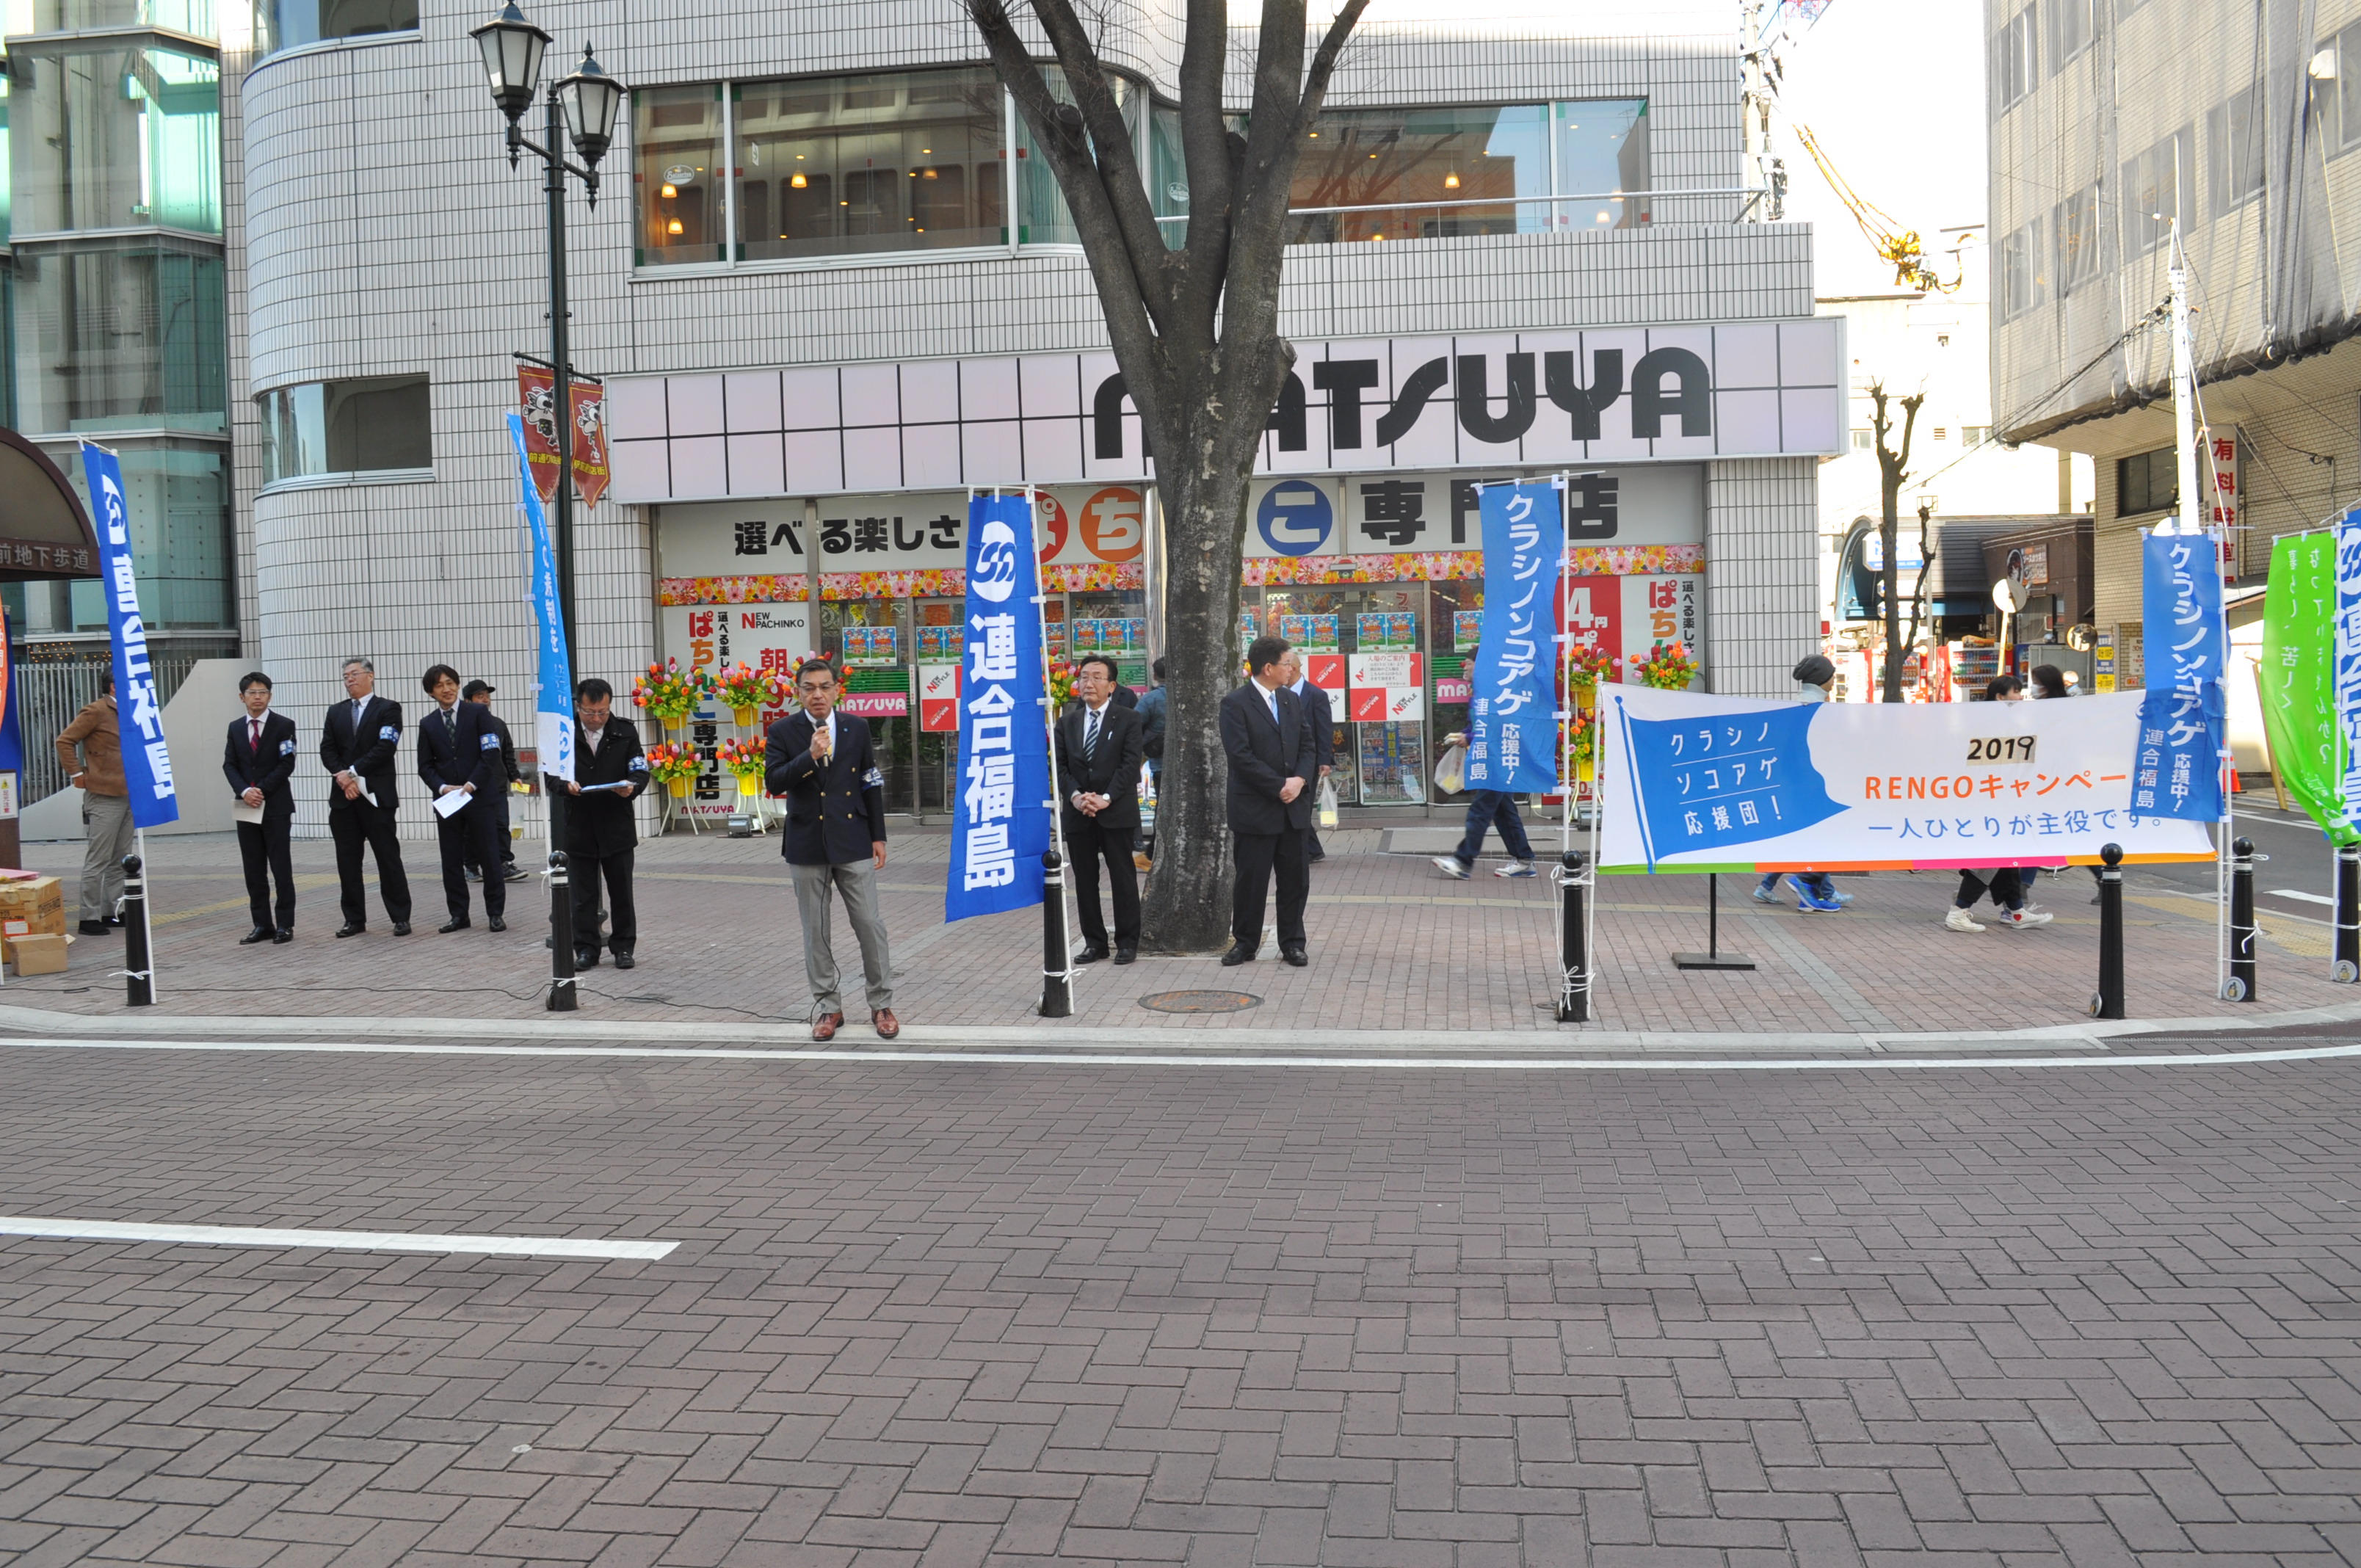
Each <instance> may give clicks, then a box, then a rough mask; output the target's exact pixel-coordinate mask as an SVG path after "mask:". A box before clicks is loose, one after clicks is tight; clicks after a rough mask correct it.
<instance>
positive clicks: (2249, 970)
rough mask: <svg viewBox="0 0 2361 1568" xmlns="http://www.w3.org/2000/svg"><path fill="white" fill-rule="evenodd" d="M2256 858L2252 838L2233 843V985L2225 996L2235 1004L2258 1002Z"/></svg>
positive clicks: (2231, 927)
mask: <svg viewBox="0 0 2361 1568" xmlns="http://www.w3.org/2000/svg"><path fill="white" fill-rule="evenodd" d="M2264 858H2265V859H2268V858H2269V857H2268V856H2266V857H2264ZM2255 859H2256V856H2255V841H2254V840H2253V839H2232V840H2230V983H2229V984H2228V985H2226V986H2224V987H2223V988H2222V994H2223V995H2224V996H2226V997H2228V998H2229V999H2230V1000H2231V1001H2233V1002H2252V1001H2253V1000H2255Z"/></svg>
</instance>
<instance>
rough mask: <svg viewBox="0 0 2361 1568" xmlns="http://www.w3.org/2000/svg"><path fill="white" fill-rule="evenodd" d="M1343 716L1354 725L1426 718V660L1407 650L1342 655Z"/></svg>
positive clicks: (1406, 721) (1393, 722) (1407, 721)
mask: <svg viewBox="0 0 2361 1568" xmlns="http://www.w3.org/2000/svg"><path fill="white" fill-rule="evenodd" d="M1425 671H1426V659H1425V656H1424V655H1423V654H1420V653H1412V652H1380V653H1349V654H1346V655H1345V702H1346V706H1347V708H1348V712H1347V715H1346V717H1348V718H1351V719H1352V721H1353V722H1354V723H1356V724H1403V723H1409V722H1411V720H1414V719H1422V718H1425V717H1426V677H1425Z"/></svg>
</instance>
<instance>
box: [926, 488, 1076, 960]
mask: <svg viewBox="0 0 2361 1568" xmlns="http://www.w3.org/2000/svg"><path fill="white" fill-rule="evenodd" d="M1032 543H1033V513H1032V510H1031V509H1030V508H1029V507H1028V506H1027V504H1026V499H1025V497H1024V496H1022V495H1013V496H978V497H976V498H975V499H972V500H971V501H969V502H968V512H967V647H966V663H965V668H964V670H963V672H962V674H961V679H960V684H959V696H958V700H959V752H958V756H959V760H960V774H959V778H958V780H957V782H956V784H955V786H954V787H955V788H956V790H957V799H958V803H959V805H958V810H957V811H956V812H955V813H954V814H953V816H952V817H951V864H950V879H949V881H948V882H947V883H945V884H944V888H943V918H944V920H946V921H951V920H964V919H966V918H967V917H968V916H972V915H994V914H998V913H999V912H1000V911H1002V910H1005V909H1021V908H1024V907H1025V906H1026V905H1034V904H1038V903H1040V902H1041V857H1042V855H1043V854H1044V853H1045V852H1046V851H1047V850H1049V836H1050V831H1051V826H1052V824H1051V819H1050V813H1051V811H1052V809H1053V806H1052V803H1051V799H1050V784H1049V719H1048V715H1047V708H1048V706H1049V686H1048V681H1049V672H1048V670H1047V668H1046V667H1045V666H1044V665H1043V663H1042V662H1041V605H1040V598H1041V572H1040V563H1039V560H1038V557H1037V555H1036V554H1035V552H1034V550H1033V547H1032Z"/></svg>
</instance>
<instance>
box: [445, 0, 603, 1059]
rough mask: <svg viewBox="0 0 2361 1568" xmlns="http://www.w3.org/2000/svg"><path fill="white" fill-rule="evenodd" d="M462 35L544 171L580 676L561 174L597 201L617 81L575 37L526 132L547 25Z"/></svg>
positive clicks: (566, 958)
mask: <svg viewBox="0 0 2361 1568" xmlns="http://www.w3.org/2000/svg"><path fill="white" fill-rule="evenodd" d="M470 36H471V37H473V38H475V40H476V43H477V45H478V48H480V49H482V50H483V51H484V74H485V76H486V77H487V78H488V79H489V84H490V87H491V92H492V102H493V103H494V104H497V105H498V106H499V108H500V113H501V114H502V115H506V116H507V118H508V122H509V130H508V148H509V167H510V168H511V169H514V168H515V167H516V166H517V159H518V158H519V157H520V156H521V155H522V154H523V153H527V152H530V153H532V154H533V156H534V157H536V158H538V159H541V161H542V165H543V167H544V170H545V172H546V174H547V178H546V179H545V180H544V181H543V184H542V190H543V191H544V192H545V193H546V194H547V196H548V198H549V345H550V352H549V363H550V381H551V390H552V392H553V393H554V394H555V398H556V416H557V417H556V419H555V425H556V432H557V511H556V515H555V518H554V519H553V520H552V527H551V529H550V532H551V536H552V537H551V543H552V545H553V547H554V548H555V552H556V555H557V599H558V613H559V615H560V617H561V618H562V619H563V620H565V622H566V625H565V628H564V632H565V637H566V670H567V672H568V674H570V675H571V677H572V678H573V679H575V680H577V681H579V680H580V679H581V678H582V673H581V667H580V665H579V664H578V663H577V661H576V658H575V648H576V643H575V614H574V366H573V361H572V360H571V359H570V358H569V357H568V356H567V351H566V175H568V174H571V175H573V176H574V177H575V178H576V179H577V180H579V181H582V187H583V189H584V191H585V192H588V195H589V198H590V204H591V205H592V206H593V207H596V206H597V205H598V160H599V159H602V158H604V157H606V156H607V148H609V146H611V145H612V144H613V142H614V139H615V115H616V114H617V112H618V111H619V110H620V109H621V107H622V104H623V84H622V83H621V82H618V81H616V80H615V79H614V78H613V77H611V76H609V75H608V74H607V73H606V71H603V70H601V69H600V68H599V65H598V61H597V60H594V59H592V58H591V55H590V46H589V45H588V44H585V45H583V47H582V63H581V64H580V65H579V66H578V67H577V68H576V70H575V71H574V74H573V75H571V76H568V77H566V78H565V79H564V80H563V81H560V82H552V83H551V84H550V87H549V91H548V94H547V97H546V98H545V100H544V104H545V106H546V109H547V115H546V117H545V119H544V129H543V133H542V140H541V141H540V142H538V143H536V142H535V141H533V138H532V137H528V136H526V135H525V134H524V132H523V129H522V126H520V124H519V121H520V120H521V119H522V117H523V115H524V112H525V111H526V110H527V109H529V108H531V107H532V106H533V93H534V92H535V90H536V89H537V88H538V87H539V86H540V82H541V57H542V53H543V51H544V49H547V48H548V47H549V35H548V34H547V33H544V32H543V31H542V30H541V29H540V28H539V27H534V26H533V24H532V23H531V22H528V21H526V20H525V19H524V13H523V12H522V11H520V10H518V9H517V7H516V0H508V4H507V5H503V6H502V7H501V9H500V15H499V16H495V17H493V18H492V19H491V20H490V21H489V22H486V23H485V24H484V25H483V26H482V27H477V28H474V29H472V31H471V33H470ZM569 136H570V137H572V138H573V143H574V150H575V151H576V152H577V153H579V154H581V156H582V161H581V162H580V163H579V164H575V163H571V162H568V161H567V159H566V137H569ZM573 700H574V694H573V693H572V692H567V693H566V702H567V704H568V705H569V707H570V705H571V704H572V703H573ZM543 794H544V797H545V799H546V800H547V802H548V806H549V838H550V844H551V868H552V871H553V872H554V873H555V874H553V875H552V877H551V878H550V914H549V920H550V974H551V980H550V986H549V1006H550V1009H551V1011H553V1012H560V1013H570V1012H572V1011H574V1006H575V994H574V992H575V987H574V910H573V905H572V902H571V898H570V894H569V890H568V888H567V886H566V874H565V868H566V862H565V859H564V855H563V852H562V851H561V850H558V849H557V846H558V845H560V844H562V843H564V842H565V838H566V833H565V828H566V796H565V795H563V794H561V793H559V792H558V791H556V790H553V789H550V788H548V787H547V786H546V784H545V783H544V790H543Z"/></svg>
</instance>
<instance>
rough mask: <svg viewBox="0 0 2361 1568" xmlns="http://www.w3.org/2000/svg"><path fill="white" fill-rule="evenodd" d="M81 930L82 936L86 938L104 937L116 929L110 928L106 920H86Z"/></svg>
mask: <svg viewBox="0 0 2361 1568" xmlns="http://www.w3.org/2000/svg"><path fill="white" fill-rule="evenodd" d="M80 929H81V931H82V935H83V936H85V937H104V936H106V935H107V934H108V933H110V932H111V931H112V930H113V929H114V927H111V926H109V925H108V924H107V923H106V922H105V921H104V920H85V921H83V922H82V926H81V927H80Z"/></svg>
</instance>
